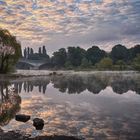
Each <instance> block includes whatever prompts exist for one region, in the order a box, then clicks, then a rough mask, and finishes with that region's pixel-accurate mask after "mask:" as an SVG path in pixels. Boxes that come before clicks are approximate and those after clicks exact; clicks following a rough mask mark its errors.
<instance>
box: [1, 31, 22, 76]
mask: <svg viewBox="0 0 140 140" xmlns="http://www.w3.org/2000/svg"><path fill="white" fill-rule="evenodd" d="M21 56H22V53H21V45H20V43H19V42H17V40H16V37H15V36H12V35H11V34H10V32H9V31H8V30H5V29H0V73H7V72H8V71H9V70H11V67H13V66H14V65H15V64H16V62H17V61H18V59H19V57H21Z"/></svg>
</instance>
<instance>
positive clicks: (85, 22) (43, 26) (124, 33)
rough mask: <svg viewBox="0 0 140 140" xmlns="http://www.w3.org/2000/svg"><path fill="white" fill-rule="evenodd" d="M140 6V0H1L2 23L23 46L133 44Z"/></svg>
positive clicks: (139, 26) (49, 48) (1, 25)
mask: <svg viewBox="0 0 140 140" xmlns="http://www.w3.org/2000/svg"><path fill="white" fill-rule="evenodd" d="M139 10H140V1H139V0H133V1H132V0H119V1H114V0H47V1H46V0H24V1H21V0H0V27H1V28H6V29H8V30H10V32H11V33H13V34H14V35H15V36H17V37H18V39H19V40H20V41H21V43H22V44H23V47H26V45H27V44H28V45H30V46H31V47H33V46H36V45H41V44H45V45H47V46H48V50H49V51H54V49H58V48H59V47H60V46H61V47H67V46H69V45H81V47H82V46H83V47H87V46H88V47H90V46H89V45H90V44H97V45H98V44H103V45H104V47H106V49H110V47H108V44H110V45H112V44H115V43H118V42H120V43H127V45H128V47H132V46H129V44H132V43H139V42H138V40H139V38H140V32H139V31H140V25H139V21H140V18H139V17H140V14H139ZM114 32H115V35H114ZM110 36H111V38H110ZM62 38H63V39H62ZM83 38H85V39H84V40H83ZM62 40H63V42H62ZM126 40H127V41H128V42H126ZM58 44H59V45H58Z"/></svg>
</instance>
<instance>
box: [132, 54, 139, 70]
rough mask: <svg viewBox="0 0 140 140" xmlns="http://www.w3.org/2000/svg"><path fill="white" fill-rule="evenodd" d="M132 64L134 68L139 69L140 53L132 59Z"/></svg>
mask: <svg viewBox="0 0 140 140" xmlns="http://www.w3.org/2000/svg"><path fill="white" fill-rule="evenodd" d="M133 66H134V68H135V69H136V70H138V71H140V54H138V55H137V57H136V58H135V59H134V60H133Z"/></svg>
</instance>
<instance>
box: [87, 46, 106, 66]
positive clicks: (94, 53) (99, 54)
mask: <svg viewBox="0 0 140 140" xmlns="http://www.w3.org/2000/svg"><path fill="white" fill-rule="evenodd" d="M105 56H106V52H105V51H104V50H101V49H100V48H99V47H98V46H93V47H92V48H89V49H88V50H87V52H86V57H87V59H88V61H91V62H92V64H93V65H95V64H96V63H98V62H99V61H100V60H101V59H102V58H104V57H105Z"/></svg>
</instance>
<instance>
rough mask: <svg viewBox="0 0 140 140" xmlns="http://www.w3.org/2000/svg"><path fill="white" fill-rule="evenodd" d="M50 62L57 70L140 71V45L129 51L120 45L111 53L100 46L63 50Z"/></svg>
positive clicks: (54, 55)
mask: <svg viewBox="0 0 140 140" xmlns="http://www.w3.org/2000/svg"><path fill="white" fill-rule="evenodd" d="M49 61H50V62H51V64H52V67H53V68H56V69H79V70H80V69H97V70H126V69H129V70H135V69H136V70H140V45H135V46H134V47H132V48H130V49H128V48H126V47H125V46H123V45H121V44H118V45H115V46H114V47H113V48H112V50H111V51H110V52H106V51H104V50H102V49H100V48H99V47H98V46H92V47H91V48H89V49H87V50H85V49H83V48H81V47H68V48H67V49H65V48H61V49H59V50H58V51H56V52H54V53H53V56H52V57H49Z"/></svg>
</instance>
